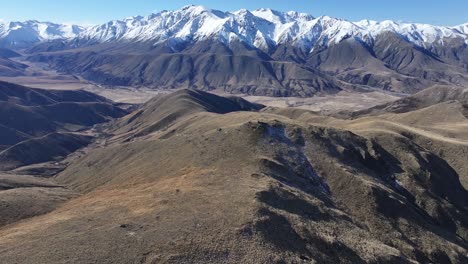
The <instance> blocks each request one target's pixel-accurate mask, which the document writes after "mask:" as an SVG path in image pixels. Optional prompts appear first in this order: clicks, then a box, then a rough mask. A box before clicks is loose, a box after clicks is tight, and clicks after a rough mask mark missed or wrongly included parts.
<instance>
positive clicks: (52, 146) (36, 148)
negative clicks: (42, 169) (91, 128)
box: [0, 133, 92, 171]
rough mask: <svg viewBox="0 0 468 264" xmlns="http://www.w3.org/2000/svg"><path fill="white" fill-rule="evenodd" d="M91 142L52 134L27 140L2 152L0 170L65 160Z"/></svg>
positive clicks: (70, 136)
mask: <svg viewBox="0 0 468 264" xmlns="http://www.w3.org/2000/svg"><path fill="white" fill-rule="evenodd" d="M91 141H92V137H90V136H83V135H78V134H68V133H52V134H48V135H46V136H43V137H37V138H33V139H29V140H25V141H22V142H20V143H18V144H16V145H14V146H11V147H9V148H7V149H5V150H3V151H2V152H0V170H2V171H6V170H12V169H15V168H18V167H21V166H26V165H30V164H35V163H42V162H47V161H51V160H57V159H63V158H64V157H66V156H67V155H68V154H70V153H72V152H74V151H75V150H77V149H80V148H82V147H84V146H86V145H88V144H89V143H91Z"/></svg>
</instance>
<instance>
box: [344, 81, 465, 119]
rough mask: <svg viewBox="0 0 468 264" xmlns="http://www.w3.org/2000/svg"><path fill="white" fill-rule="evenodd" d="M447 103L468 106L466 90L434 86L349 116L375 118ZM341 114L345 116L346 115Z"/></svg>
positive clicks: (463, 88)
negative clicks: (456, 102)
mask: <svg viewBox="0 0 468 264" xmlns="http://www.w3.org/2000/svg"><path fill="white" fill-rule="evenodd" d="M448 101H459V102H460V103H462V104H464V105H468V88H465V87H452V86H434V87H432V88H429V89H426V90H423V91H421V92H418V93H416V94H414V95H412V96H408V97H405V98H402V99H400V100H397V101H394V102H390V103H387V104H383V105H378V106H375V107H372V108H369V109H365V110H361V111H356V112H352V113H350V114H349V115H350V116H351V117H360V116H365V115H374V116H375V115H379V114H385V113H404V112H410V111H414V110H418V109H421V108H425V107H428V106H432V105H434V104H438V103H444V102H448ZM343 114H344V115H347V113H343Z"/></svg>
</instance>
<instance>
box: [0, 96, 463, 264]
mask: <svg viewBox="0 0 468 264" xmlns="http://www.w3.org/2000/svg"><path fill="white" fill-rule="evenodd" d="M226 100H228V101H230V100H229V99H223V98H221V97H217V96H214V95H209V96H208V95H206V94H205V93H191V92H187V91H182V92H179V93H177V94H173V95H167V96H163V97H160V98H159V99H154V100H152V101H151V102H149V103H148V104H146V105H145V106H143V107H142V108H141V109H140V110H137V112H136V113H139V114H133V115H130V116H127V117H125V118H122V119H121V120H120V121H117V122H115V123H114V124H113V125H112V126H110V129H111V130H109V131H108V132H112V133H114V136H113V138H109V139H107V140H106V141H105V142H104V143H103V144H97V145H96V146H95V147H93V148H90V149H89V151H88V152H87V153H86V155H82V156H81V157H75V158H74V159H72V160H69V162H71V164H70V166H69V167H68V168H66V169H65V170H64V171H63V172H62V173H60V174H59V175H58V176H57V177H56V180H57V181H58V182H59V183H60V184H61V185H65V186H68V187H70V188H72V189H73V190H75V191H79V192H80V193H81V196H80V197H78V198H76V199H72V200H71V201H68V202H66V203H64V204H63V205H62V206H60V207H59V208H58V209H56V210H53V211H52V212H50V213H47V214H45V215H42V216H37V217H34V218H30V219H25V220H23V221H21V222H18V223H15V224H10V225H8V226H5V227H3V228H1V229H0V248H2V251H1V252H0V257H1V258H2V260H4V261H6V262H7V263H10V262H11V263H15V262H17V263H63V262H74V263H92V262H99V263H135V262H136V263H271V262H273V263H301V262H318V263H412V262H413V263H414V262H420V263H430V262H432V263H465V262H467V261H468V259H467V253H468V244H467V240H468V232H467V230H468V229H467V228H468V219H467V215H468V207H467V206H468V205H467V201H468V193H467V191H466V189H464V188H463V186H462V185H461V183H460V177H461V176H462V175H459V173H460V172H458V171H456V170H455V169H454V168H453V167H452V166H451V165H450V164H449V163H448V162H447V161H445V160H444V159H443V158H441V156H440V155H439V154H438V153H435V152H434V150H431V149H428V148H426V147H425V146H423V145H421V144H419V143H417V142H419V141H418V140H412V139H411V138H410V137H409V134H404V132H405V131H406V132H407V129H402V128H401V127H400V129H401V131H398V130H396V129H386V128H383V129H382V130H383V132H381V131H378V133H376V134H372V133H373V132H372V131H371V130H370V129H371V127H369V128H366V127H365V126H364V125H362V128H363V129H362V130H360V127H359V125H358V124H357V122H359V120H351V121H343V120H337V119H333V118H330V119H328V120H326V119H324V118H323V117H321V118H322V120H321V121H320V122H321V123H322V125H317V124H316V123H315V124H314V122H315V121H318V120H319V119H314V118H315V117H314V114H307V113H305V112H302V113H298V112H295V113H289V114H290V115H289V116H290V117H299V118H290V117H287V114H288V113H287V111H285V110H280V111H281V113H280V112H278V113H275V111H273V110H270V111H268V112H267V111H265V112H248V111H234V112H232V111H231V110H232V109H235V108H224V105H225V104H227V101H226ZM221 102H223V103H222V104H221ZM218 103H219V104H218ZM163 105H164V106H165V107H162V106H163ZM234 105H235V104H234ZM220 109H221V110H220ZM237 109H238V108H237ZM238 110H242V109H238ZM245 110H247V109H245ZM138 111H139V112H138ZM168 116H169V117H172V118H167V117H168ZM161 120H169V121H170V122H165V123H164V125H160V124H162V123H161ZM311 120H314V122H313V121H311ZM340 122H341V123H340ZM388 122H390V121H388ZM390 123H392V122H390ZM393 123H395V124H396V122H393ZM154 124H158V125H157V126H153V125H154ZM392 126H393V125H392ZM148 127H152V129H150V130H145V129H146V128H148ZM374 128H375V127H374ZM403 128H404V127H403ZM348 130H352V131H355V132H354V133H353V132H349V131H348ZM141 131H146V133H143V134H139V133H141ZM416 131H418V130H416ZM412 134H417V133H416V132H414V131H412ZM132 135H133V136H132ZM418 135H419V137H420V138H421V139H420V141H421V142H422V141H424V138H426V136H425V135H424V134H418ZM128 138H132V140H131V141H130V140H128ZM433 140H434V141H436V140H435V139H433ZM426 141H427V138H426ZM44 238H48V239H44ZM18 245H21V247H18ZM51 249H53V250H51ZM24 252H27V254H24ZM84 252H86V254H84Z"/></svg>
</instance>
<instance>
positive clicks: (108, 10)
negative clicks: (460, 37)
mask: <svg viewBox="0 0 468 264" xmlns="http://www.w3.org/2000/svg"><path fill="white" fill-rule="evenodd" d="M0 4H1V5H0V6H1V7H0V19H4V20H26V19H38V20H44V21H52V22H74V23H85V24H98V23H103V22H106V21H109V20H112V19H120V18H125V17H128V16H132V15H147V14H150V13H152V12H157V11H160V10H174V9H178V8H180V7H182V6H184V5H188V4H196V5H203V6H206V7H208V8H212V9H219V10H223V11H234V10H238V9H241V8H247V9H250V10H252V9H256V8H260V7H269V8H272V9H276V10H282V11H289V10H296V11H300V12H305V13H309V14H311V15H313V16H320V15H329V16H332V17H338V18H344V19H347V20H351V21H357V20H361V19H365V18H367V19H373V20H385V19H391V20H395V21H405V22H419V23H429V24H435V25H447V26H452V25H458V24H462V23H467V22H468V0H427V1H426V0H392V1H387V0H335V1H334V0H281V1H280V0H276V1H275V0H218V1H215V0H204V1H203V0H201V1H183V0H166V1H157V0H0Z"/></svg>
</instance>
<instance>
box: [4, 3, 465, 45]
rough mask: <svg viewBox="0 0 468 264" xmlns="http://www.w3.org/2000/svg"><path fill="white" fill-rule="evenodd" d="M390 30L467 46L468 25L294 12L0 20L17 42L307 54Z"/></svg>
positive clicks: (197, 9) (423, 41) (190, 10)
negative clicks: (91, 21)
mask: <svg viewBox="0 0 468 264" xmlns="http://www.w3.org/2000/svg"><path fill="white" fill-rule="evenodd" d="M387 31H390V32H394V33H396V34H399V35H401V36H402V37H404V38H405V39H407V40H408V41H410V42H412V43H414V44H415V45H418V46H421V47H427V46H430V45H432V44H443V43H444V41H446V40H447V39H450V38H461V39H463V40H464V41H465V42H466V43H468V23H467V24H463V25H459V26H456V27H442V26H432V25H427V24H415V23H397V22H394V21H389V20H386V21H381V22H377V21H371V20H362V21H358V22H350V21H347V20H343V19H337V18H332V17H329V16H321V17H318V18H314V17H313V16H311V15H308V14H304V13H298V12H295V11H289V12H279V11H275V10H271V9H268V8H261V9H257V10H254V11H248V10H246V9H241V10H239V11H235V12H223V11H219V10H212V9H208V8H206V7H203V6H194V5H189V6H185V7H183V8H181V9H179V10H175V11H162V12H159V13H156V14H151V15H149V16H146V17H143V16H132V17H127V18H125V19H123V20H114V21H110V22H108V23H105V24H102V25H97V26H91V27H86V28H84V27H79V26H73V25H60V24H54V23H48V22H38V21H26V22H11V23H9V22H1V21H0V38H3V39H11V40H14V41H16V42H22V41H26V42H28V41H29V42H31V41H48V40H53V39H73V38H80V39H85V40H90V41H93V42H107V41H115V40H134V41H153V43H164V42H169V43H170V42H179V41H198V40H206V39H212V40H218V41H220V42H222V43H225V44H226V45H229V43H231V42H232V41H234V40H235V41H238V40H241V41H244V42H245V43H247V44H248V45H251V46H253V47H257V48H260V49H266V48H267V47H268V46H269V45H279V44H285V43H291V44H294V45H296V46H297V47H299V48H301V49H303V50H304V51H311V50H313V49H314V47H316V46H317V45H332V44H336V43H339V42H341V41H343V40H345V39H348V38H355V39H358V40H361V41H365V42H368V43H372V42H373V41H374V39H375V37H376V36H378V35H380V34H382V33H384V32H387Z"/></svg>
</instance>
